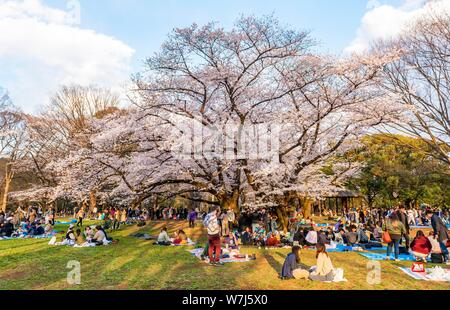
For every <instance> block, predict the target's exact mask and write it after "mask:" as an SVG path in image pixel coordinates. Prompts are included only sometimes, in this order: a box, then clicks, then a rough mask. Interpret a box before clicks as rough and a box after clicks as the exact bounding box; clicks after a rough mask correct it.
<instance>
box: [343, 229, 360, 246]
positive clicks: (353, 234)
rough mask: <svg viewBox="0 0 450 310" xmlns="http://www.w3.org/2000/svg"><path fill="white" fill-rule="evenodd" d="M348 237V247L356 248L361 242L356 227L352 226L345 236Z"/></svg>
mask: <svg viewBox="0 0 450 310" xmlns="http://www.w3.org/2000/svg"><path fill="white" fill-rule="evenodd" d="M345 236H346V237H347V245H349V246H354V245H355V244H357V243H358V242H359V236H358V232H357V231H356V226H355V225H351V226H350V227H349V231H348V232H347V233H346V234H345Z"/></svg>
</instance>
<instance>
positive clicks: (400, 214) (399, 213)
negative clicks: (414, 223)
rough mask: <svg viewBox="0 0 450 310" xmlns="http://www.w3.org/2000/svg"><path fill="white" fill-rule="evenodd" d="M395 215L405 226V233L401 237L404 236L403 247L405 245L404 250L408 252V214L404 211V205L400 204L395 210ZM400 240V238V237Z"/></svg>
mask: <svg viewBox="0 0 450 310" xmlns="http://www.w3.org/2000/svg"><path fill="white" fill-rule="evenodd" d="M396 214H397V217H398V220H399V221H400V222H401V223H402V224H403V226H404V227H405V233H404V235H403V236H402V237H404V238H405V247H406V251H407V252H409V243H410V240H409V223H408V214H407V213H406V209H405V206H404V205H401V206H400V207H399V208H398V210H397V212H396ZM400 240H401V239H400Z"/></svg>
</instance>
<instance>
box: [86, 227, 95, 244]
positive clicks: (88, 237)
mask: <svg viewBox="0 0 450 310" xmlns="http://www.w3.org/2000/svg"><path fill="white" fill-rule="evenodd" d="M84 237H85V238H86V241H87V242H91V241H92V238H93V237H94V231H93V230H92V228H91V226H86V228H85V229H84Z"/></svg>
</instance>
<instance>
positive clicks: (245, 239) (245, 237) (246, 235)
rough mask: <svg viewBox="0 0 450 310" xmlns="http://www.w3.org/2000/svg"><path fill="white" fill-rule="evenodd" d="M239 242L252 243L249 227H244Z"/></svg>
mask: <svg viewBox="0 0 450 310" xmlns="http://www.w3.org/2000/svg"><path fill="white" fill-rule="evenodd" d="M241 243H242V244H243V245H252V244H253V241H252V232H251V230H250V227H245V231H244V232H243V233H242V235H241Z"/></svg>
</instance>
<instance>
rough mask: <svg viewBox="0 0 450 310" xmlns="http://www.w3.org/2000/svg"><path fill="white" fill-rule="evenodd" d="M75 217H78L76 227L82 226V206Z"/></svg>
mask: <svg viewBox="0 0 450 310" xmlns="http://www.w3.org/2000/svg"><path fill="white" fill-rule="evenodd" d="M77 218H78V222H77V227H79V226H81V227H83V218H84V207H81V209H80V211H78V213H77Z"/></svg>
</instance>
